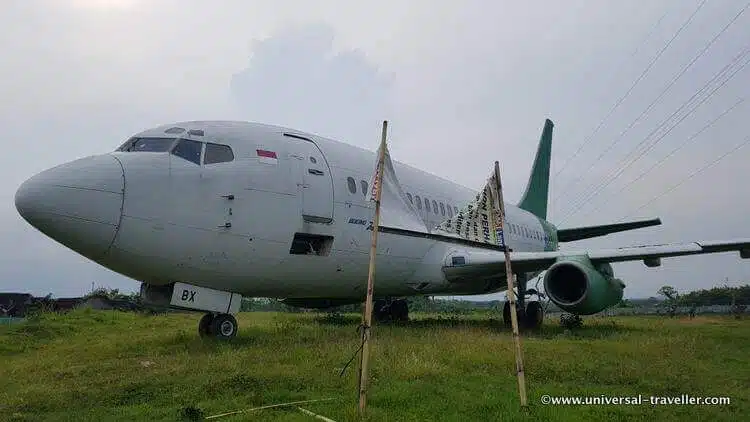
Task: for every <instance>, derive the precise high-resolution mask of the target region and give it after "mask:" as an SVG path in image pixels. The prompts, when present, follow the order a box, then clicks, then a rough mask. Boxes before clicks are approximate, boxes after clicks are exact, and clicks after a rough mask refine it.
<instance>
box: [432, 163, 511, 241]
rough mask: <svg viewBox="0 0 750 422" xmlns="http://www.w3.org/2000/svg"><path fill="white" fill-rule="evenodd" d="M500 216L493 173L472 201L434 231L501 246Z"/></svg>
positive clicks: (502, 238)
mask: <svg viewBox="0 0 750 422" xmlns="http://www.w3.org/2000/svg"><path fill="white" fill-rule="evenodd" d="M502 214H503V213H502V210H501V209H499V206H498V194H497V183H496V182H495V175H494V172H493V175H492V176H491V177H490V178H489V180H488V181H487V184H485V185H484V189H482V191H481V192H480V193H478V194H477V196H476V197H475V198H474V200H473V201H471V202H470V203H469V204H468V205H467V206H466V207H464V208H463V209H460V210H459V211H458V214H456V215H455V216H454V217H453V218H449V219H448V220H446V221H444V222H443V223H441V224H440V225H439V226H438V227H437V228H436V229H435V230H436V232H445V233H449V234H452V235H455V236H458V237H461V238H463V239H468V240H471V241H474V242H480V243H489V244H493V245H501V246H503V245H504V243H505V242H504V237H503V233H502V230H501V225H500V221H502V218H503V217H502Z"/></svg>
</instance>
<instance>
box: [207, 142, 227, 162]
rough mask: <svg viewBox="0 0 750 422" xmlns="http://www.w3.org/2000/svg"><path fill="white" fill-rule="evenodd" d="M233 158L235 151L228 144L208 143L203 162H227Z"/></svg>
mask: <svg viewBox="0 0 750 422" xmlns="http://www.w3.org/2000/svg"><path fill="white" fill-rule="evenodd" d="M232 160H234V153H233V152H232V148H230V147H229V146H228V145H221V144H212V143H210V142H208V143H206V153H205V154H204V156H203V164H216V163H226V162H229V161H232Z"/></svg>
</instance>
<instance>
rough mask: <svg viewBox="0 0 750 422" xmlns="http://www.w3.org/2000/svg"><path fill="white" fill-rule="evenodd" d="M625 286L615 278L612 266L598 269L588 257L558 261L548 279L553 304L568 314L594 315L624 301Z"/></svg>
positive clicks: (550, 271)
mask: <svg viewBox="0 0 750 422" xmlns="http://www.w3.org/2000/svg"><path fill="white" fill-rule="evenodd" d="M624 288H625V283H623V282H622V281H621V280H620V279H617V278H615V277H614V271H613V270H612V265H610V264H609V263H602V264H598V265H594V264H592V263H591V261H590V260H589V258H588V257H587V256H572V257H565V258H560V259H558V261H557V262H555V263H554V264H552V266H551V267H549V269H548V270H547V273H546V274H545V276H544V289H545V291H546V292H547V295H548V296H549V298H550V300H551V301H552V302H553V303H554V304H555V305H557V306H559V307H560V308H561V309H563V310H564V311H566V312H570V313H572V314H576V315H591V314H595V313H597V312H600V311H603V310H604V309H607V308H609V307H610V306H614V305H616V304H617V303H619V302H620V301H621V300H622V294H623V289H624Z"/></svg>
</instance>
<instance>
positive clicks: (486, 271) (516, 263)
mask: <svg viewBox="0 0 750 422" xmlns="http://www.w3.org/2000/svg"><path fill="white" fill-rule="evenodd" d="M732 251H738V252H739V253H740V257H741V258H745V259H747V258H750V238H747V239H736V240H715V241H698V242H689V243H673V244H662V245H643V246H631V247H625V248H617V249H598V250H592V251H589V250H562V251H551V252H510V259H511V268H512V269H513V272H537V271H544V270H546V269H547V268H549V267H550V266H551V265H552V264H554V263H555V262H556V261H557V260H558V259H559V258H564V257H572V256H582V255H585V256H587V257H588V258H589V260H591V262H592V263H593V264H598V263H604V262H607V263H610V262H625V261H640V260H643V261H644V263H645V264H646V265H648V266H652V267H653V266H658V265H659V261H658V260H659V259H660V258H667V257H673V256H683V255H699V254H707V253H719V252H732ZM443 271H444V273H445V275H446V277H447V278H448V280H451V281H453V280H459V279H472V278H477V277H489V276H494V275H497V274H499V273H504V272H505V255H504V254H503V253H502V252H497V251H489V250H488V251H471V252H467V253H462V254H460V256H457V255H454V256H451V257H450V261H449V262H446V265H445V266H444V267H443Z"/></svg>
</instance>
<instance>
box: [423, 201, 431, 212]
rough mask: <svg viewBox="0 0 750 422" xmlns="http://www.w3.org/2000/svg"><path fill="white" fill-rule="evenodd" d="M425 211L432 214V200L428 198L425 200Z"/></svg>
mask: <svg viewBox="0 0 750 422" xmlns="http://www.w3.org/2000/svg"><path fill="white" fill-rule="evenodd" d="M424 209H425V210H427V212H430V200H429V199H427V198H425V199H424Z"/></svg>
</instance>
